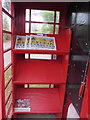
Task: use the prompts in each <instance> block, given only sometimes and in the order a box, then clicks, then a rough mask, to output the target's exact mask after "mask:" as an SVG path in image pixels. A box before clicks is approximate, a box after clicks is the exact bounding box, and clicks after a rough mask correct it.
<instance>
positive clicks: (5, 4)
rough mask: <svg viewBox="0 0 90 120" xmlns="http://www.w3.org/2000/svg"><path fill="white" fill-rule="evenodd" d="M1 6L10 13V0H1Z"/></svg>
mask: <svg viewBox="0 0 90 120" xmlns="http://www.w3.org/2000/svg"><path fill="white" fill-rule="evenodd" d="M2 7H3V8H4V9H5V10H6V11H7V12H8V13H10V14H11V0H2Z"/></svg>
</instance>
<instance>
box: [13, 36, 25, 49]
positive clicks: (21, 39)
mask: <svg viewBox="0 0 90 120" xmlns="http://www.w3.org/2000/svg"><path fill="white" fill-rule="evenodd" d="M15 49H26V36H19V35H17V37H16V43H15Z"/></svg>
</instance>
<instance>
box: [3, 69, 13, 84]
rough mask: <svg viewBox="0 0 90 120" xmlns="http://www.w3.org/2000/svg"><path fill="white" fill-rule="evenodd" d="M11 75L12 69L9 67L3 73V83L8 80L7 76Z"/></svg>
mask: <svg viewBox="0 0 90 120" xmlns="http://www.w3.org/2000/svg"><path fill="white" fill-rule="evenodd" d="M11 76H12V69H11V67H9V68H8V69H7V70H6V71H5V73H4V79H5V85H6V83H7V82H8V80H9V78H11Z"/></svg>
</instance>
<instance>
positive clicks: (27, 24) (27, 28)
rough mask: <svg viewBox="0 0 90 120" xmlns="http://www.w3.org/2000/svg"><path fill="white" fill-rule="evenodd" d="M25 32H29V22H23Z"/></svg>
mask: <svg viewBox="0 0 90 120" xmlns="http://www.w3.org/2000/svg"><path fill="white" fill-rule="evenodd" d="M25 33H29V23H26V24H25Z"/></svg>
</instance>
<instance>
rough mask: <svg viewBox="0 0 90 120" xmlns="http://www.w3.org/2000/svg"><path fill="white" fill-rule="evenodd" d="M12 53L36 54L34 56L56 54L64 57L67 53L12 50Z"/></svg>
mask: <svg viewBox="0 0 90 120" xmlns="http://www.w3.org/2000/svg"><path fill="white" fill-rule="evenodd" d="M13 53H32V54H33V53H34V54H35V53H36V54H56V55H66V54H69V52H68V51H67V52H60V51H54V50H22V49H20V50H19V49H13Z"/></svg>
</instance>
